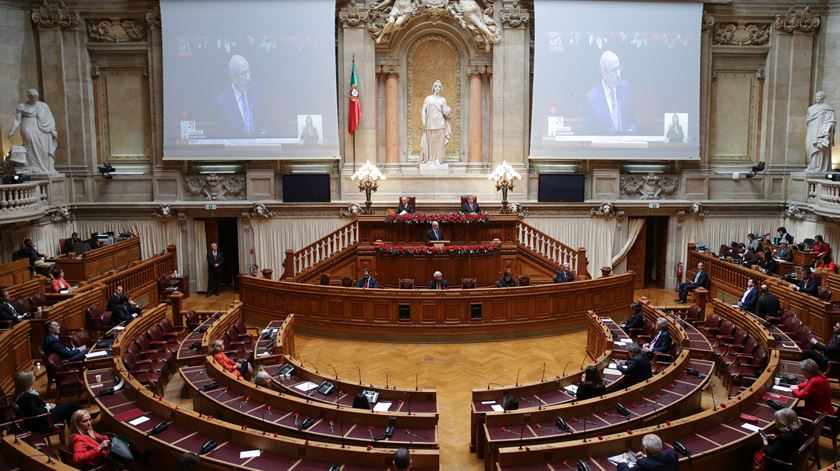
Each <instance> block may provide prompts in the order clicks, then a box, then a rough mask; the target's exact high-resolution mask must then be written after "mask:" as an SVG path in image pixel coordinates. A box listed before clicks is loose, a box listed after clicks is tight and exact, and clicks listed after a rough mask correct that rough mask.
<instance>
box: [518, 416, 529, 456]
mask: <svg viewBox="0 0 840 471" xmlns="http://www.w3.org/2000/svg"><path fill="white" fill-rule="evenodd" d="M530 421H531V414H522V428H521V429H520V430H519V449H520V450H521V449H522V440H523V439H524V438H525V425H526V424H527V423H528V422H530Z"/></svg>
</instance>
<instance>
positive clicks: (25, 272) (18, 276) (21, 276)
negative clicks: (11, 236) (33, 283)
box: [0, 258, 31, 287]
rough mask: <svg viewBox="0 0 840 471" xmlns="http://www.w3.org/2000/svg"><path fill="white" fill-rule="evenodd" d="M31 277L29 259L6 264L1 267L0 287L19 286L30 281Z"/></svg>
mask: <svg viewBox="0 0 840 471" xmlns="http://www.w3.org/2000/svg"><path fill="white" fill-rule="evenodd" d="M30 275H31V272H30V269H29V259H26V258H22V259H20V260H17V261H14V262H10V263H4V264H2V265H0V286H3V287H5V286H13V285H19V284H21V283H23V282H24V281H28V280H29V278H30Z"/></svg>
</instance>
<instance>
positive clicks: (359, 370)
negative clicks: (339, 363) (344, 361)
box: [356, 366, 362, 384]
mask: <svg viewBox="0 0 840 471" xmlns="http://www.w3.org/2000/svg"><path fill="white" fill-rule="evenodd" d="M356 370H357V371H358V372H359V384H362V369H361V368H359V367H358V366H357V367H356Z"/></svg>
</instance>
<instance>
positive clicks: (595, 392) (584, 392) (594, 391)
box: [575, 381, 607, 401]
mask: <svg viewBox="0 0 840 471" xmlns="http://www.w3.org/2000/svg"><path fill="white" fill-rule="evenodd" d="M606 393H607V388H606V387H605V386H604V385H603V384H601V385H600V386H595V385H594V384H592V383H590V382H589V381H583V382H582V383H580V384H578V388H577V394H575V399H576V400H578V401H582V400H584V399H591V398H593V397H598V396H603V395H604V394H606Z"/></svg>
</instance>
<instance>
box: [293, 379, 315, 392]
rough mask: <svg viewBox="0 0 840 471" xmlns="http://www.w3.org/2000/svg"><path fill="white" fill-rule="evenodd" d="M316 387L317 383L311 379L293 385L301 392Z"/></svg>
mask: <svg viewBox="0 0 840 471" xmlns="http://www.w3.org/2000/svg"><path fill="white" fill-rule="evenodd" d="M317 387H318V383H313V382H312V381H307V382H305V383H300V384H296V385H295V389H300V390H301V391H303V392H307V391H311V390H312V389H315V388H317Z"/></svg>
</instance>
